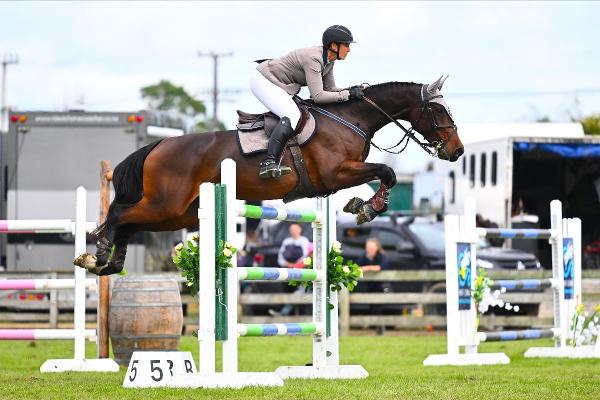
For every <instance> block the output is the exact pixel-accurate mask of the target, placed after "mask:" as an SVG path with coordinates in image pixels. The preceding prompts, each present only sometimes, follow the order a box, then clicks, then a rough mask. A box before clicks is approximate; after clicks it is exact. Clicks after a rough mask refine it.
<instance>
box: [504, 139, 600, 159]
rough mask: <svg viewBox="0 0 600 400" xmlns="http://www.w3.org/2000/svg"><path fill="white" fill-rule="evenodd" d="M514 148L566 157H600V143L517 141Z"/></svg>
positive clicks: (520, 150) (524, 151)
mask: <svg viewBox="0 0 600 400" xmlns="http://www.w3.org/2000/svg"><path fill="white" fill-rule="evenodd" d="M513 147H514V149H515V150H516V151H518V152H522V153H527V152H531V151H535V150H537V151H541V152H544V153H552V154H558V155H559V156H561V157H566V158H600V143H531V142H515V144H514V146H513Z"/></svg>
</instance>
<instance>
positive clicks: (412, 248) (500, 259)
mask: <svg viewBox="0 0 600 400" xmlns="http://www.w3.org/2000/svg"><path fill="white" fill-rule="evenodd" d="M289 225H290V222H281V223H278V224H276V225H273V226H272V227H271V228H270V230H269V232H268V237H269V240H268V242H265V243H263V244H262V245H260V246H257V247H255V248H254V249H250V251H249V254H248V257H247V259H246V261H245V262H244V264H245V265H248V266H249V265H252V263H253V260H258V264H260V265H262V266H265V267H279V265H278V264H277V254H278V252H279V247H280V246H281V242H283V240H284V239H285V238H286V237H288V236H289V232H288V229H289ZM301 225H302V235H303V236H306V237H307V238H309V239H312V226H311V224H310V223H303V224H301ZM370 237H376V238H377V239H379V241H380V242H381V245H382V247H383V250H384V252H385V255H386V257H387V258H388V261H389V265H390V267H389V269H394V270H410V269H444V268H445V264H446V260H445V256H444V253H445V250H444V244H445V243H444V224H443V223H441V222H434V221H429V220H424V219H414V218H408V219H405V220H398V221H397V222H394V221H390V220H389V219H388V220H385V219H379V220H375V221H372V222H370V223H367V224H364V225H356V224H354V223H344V224H339V225H338V226H337V238H338V240H339V241H340V242H341V243H342V251H343V254H344V258H346V259H348V260H358V259H359V258H360V257H361V256H362V255H363V253H364V248H365V242H366V241H367V239H368V238H370ZM254 262H255V263H256V261H254ZM477 265H478V266H479V267H483V268H487V269H491V268H503V269H538V268H541V265H540V263H539V261H538V259H537V258H536V256H535V255H533V254H531V253H527V252H524V251H522V250H516V249H505V248H502V247H493V246H491V245H490V244H489V242H487V241H486V240H485V239H481V240H480V241H479V248H478V249H477Z"/></svg>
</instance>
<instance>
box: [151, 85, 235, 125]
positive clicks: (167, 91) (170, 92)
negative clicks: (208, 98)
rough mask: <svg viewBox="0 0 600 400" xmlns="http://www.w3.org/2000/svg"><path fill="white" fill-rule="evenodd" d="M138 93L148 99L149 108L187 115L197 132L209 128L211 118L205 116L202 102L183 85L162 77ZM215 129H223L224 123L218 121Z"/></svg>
mask: <svg viewBox="0 0 600 400" xmlns="http://www.w3.org/2000/svg"><path fill="white" fill-rule="evenodd" d="M140 93H141V96H142V98H143V99H144V100H147V101H148V108H149V109H151V110H158V111H165V112H174V113H178V114H179V115H183V116H185V117H188V120H189V119H191V120H192V121H193V123H192V124H191V125H192V126H193V127H194V129H195V130H196V131H197V132H206V131H208V130H209V129H210V126H211V119H208V118H206V107H205V106H204V102H203V101H202V100H199V99H196V98H194V97H193V96H192V95H190V94H189V93H188V92H187V91H186V90H185V89H184V88H183V86H177V85H175V84H173V83H172V82H170V81H168V80H165V79H163V80H161V81H160V82H158V83H157V84H155V85H148V86H144V87H143V88H141V89H140ZM200 117H202V119H200ZM199 119H200V120H199ZM216 129H217V130H225V129H226V127H225V124H224V123H222V122H221V121H218V124H217V127H216Z"/></svg>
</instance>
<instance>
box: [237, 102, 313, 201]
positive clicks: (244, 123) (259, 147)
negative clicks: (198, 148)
mask: <svg viewBox="0 0 600 400" xmlns="http://www.w3.org/2000/svg"><path fill="white" fill-rule="evenodd" d="M294 101H295V102H296V104H297V105H298V108H299V109H300V121H299V122H298V129H297V132H298V133H297V134H296V135H295V136H294V137H292V138H291V139H290V140H289V141H288V142H287V144H286V146H285V149H284V151H283V156H282V157H283V161H282V164H287V163H289V162H290V160H289V157H287V150H288V149H289V153H290V154H291V162H292V164H293V165H294V168H295V169H296V173H297V174H298V182H297V184H296V187H295V188H294V189H293V190H292V191H291V192H290V193H288V194H287V195H286V196H285V197H284V198H283V201H284V202H286V203H288V202H290V201H293V200H297V199H300V198H303V197H315V196H316V195H317V193H316V191H315V189H314V187H313V185H312V183H311V181H310V178H309V176H308V172H307V171H306V167H305V163H304V157H303V156H302V151H301V150H300V147H301V146H303V145H305V144H306V143H308V141H309V140H310V139H311V138H312V136H313V135H314V134H315V132H316V130H317V129H316V127H317V124H316V119H315V117H314V116H313V115H312V113H311V112H310V111H309V106H308V104H307V103H305V102H304V100H302V99H300V98H299V97H294ZM237 113H238V123H237V139H238V144H239V146H240V152H241V153H242V155H251V154H255V153H261V152H266V151H267V146H268V144H269V137H270V136H271V132H273V128H275V125H277V123H278V122H279V117H278V116H277V115H275V114H274V113H272V112H270V111H269V112H266V113H262V114H251V113H247V112H244V111H240V110H237Z"/></svg>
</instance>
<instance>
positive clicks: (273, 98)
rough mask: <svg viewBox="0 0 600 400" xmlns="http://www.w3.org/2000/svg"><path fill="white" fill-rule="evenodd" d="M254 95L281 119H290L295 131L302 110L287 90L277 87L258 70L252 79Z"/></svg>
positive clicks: (251, 85)
mask: <svg viewBox="0 0 600 400" xmlns="http://www.w3.org/2000/svg"><path fill="white" fill-rule="evenodd" d="M250 90H251V91H252V94H254V96H255V97H256V98H257V99H258V100H259V101H260V102H261V103H262V104H263V105H264V106H265V107H267V108H268V109H269V111H272V112H273V113H274V114H276V115H277V116H278V117H279V118H283V117H288V118H289V119H290V122H291V125H292V127H293V128H294V129H296V126H297V125H298V121H300V110H299V109H298V106H297V105H296V103H295V102H294V100H293V99H292V96H290V95H289V94H288V93H287V92H286V91H285V90H283V89H282V88H280V87H279V86H277V85H275V84H274V83H272V82H271V81H269V80H268V79H267V78H265V77H264V76H263V74H261V73H260V72H258V71H257V70H254V71H252V75H251V77H250Z"/></svg>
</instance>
